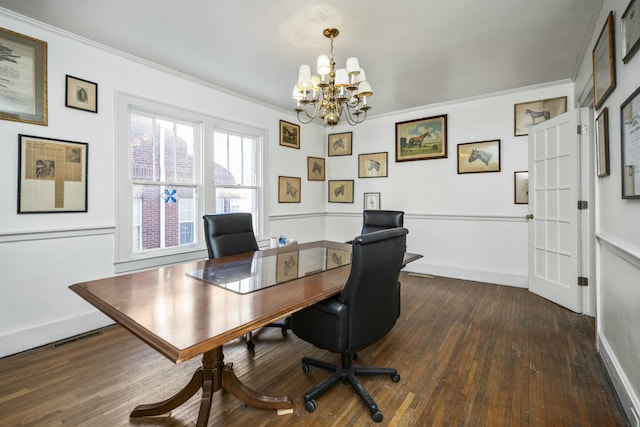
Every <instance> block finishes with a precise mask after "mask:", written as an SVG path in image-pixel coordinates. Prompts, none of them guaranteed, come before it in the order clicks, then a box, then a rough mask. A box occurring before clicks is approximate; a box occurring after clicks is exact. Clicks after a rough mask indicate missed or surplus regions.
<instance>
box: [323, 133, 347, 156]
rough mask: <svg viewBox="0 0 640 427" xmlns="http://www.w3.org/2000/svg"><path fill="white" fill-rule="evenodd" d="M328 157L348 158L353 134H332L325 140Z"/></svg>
mask: <svg viewBox="0 0 640 427" xmlns="http://www.w3.org/2000/svg"><path fill="white" fill-rule="evenodd" d="M327 140H328V144H329V146H328V149H327V153H329V156H350V155H351V145H352V142H353V134H352V133H351V132H343V133H332V134H330V135H329V137H328V138H327Z"/></svg>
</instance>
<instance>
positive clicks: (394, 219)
mask: <svg viewBox="0 0 640 427" xmlns="http://www.w3.org/2000/svg"><path fill="white" fill-rule="evenodd" d="M395 227H404V212H402V211H383V210H365V211H363V212H362V232H361V233H360V234H367V233H371V232H373V231H378V230H386V229H388V228H395Z"/></svg>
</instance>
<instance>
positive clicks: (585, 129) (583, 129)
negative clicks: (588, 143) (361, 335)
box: [576, 125, 589, 135]
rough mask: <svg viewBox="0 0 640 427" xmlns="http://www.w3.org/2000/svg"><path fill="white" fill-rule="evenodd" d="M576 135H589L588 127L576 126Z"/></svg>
mask: <svg viewBox="0 0 640 427" xmlns="http://www.w3.org/2000/svg"><path fill="white" fill-rule="evenodd" d="M576 133H577V134H578V135H586V134H588V133H589V126H587V125H578V128H577V129H576Z"/></svg>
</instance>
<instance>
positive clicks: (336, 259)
mask: <svg viewBox="0 0 640 427" xmlns="http://www.w3.org/2000/svg"><path fill="white" fill-rule="evenodd" d="M348 264H351V252H349V251H341V250H339V249H331V248H327V270H331V269H332V268H337V267H342V266H343V265H348Z"/></svg>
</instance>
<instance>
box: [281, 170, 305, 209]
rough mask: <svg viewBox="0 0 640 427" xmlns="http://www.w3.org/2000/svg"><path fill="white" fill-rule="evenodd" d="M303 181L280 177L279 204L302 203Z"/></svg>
mask: <svg viewBox="0 0 640 427" xmlns="http://www.w3.org/2000/svg"><path fill="white" fill-rule="evenodd" d="M301 181H302V180H301V179H300V178H298V177H294V176H279V177H278V203H300V190H301V188H300V187H301Z"/></svg>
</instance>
